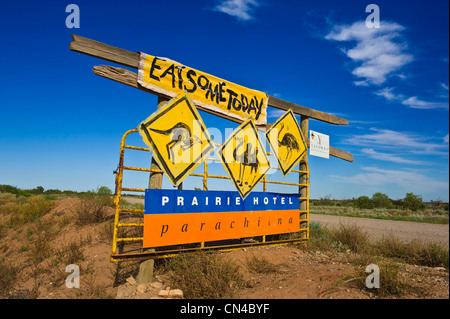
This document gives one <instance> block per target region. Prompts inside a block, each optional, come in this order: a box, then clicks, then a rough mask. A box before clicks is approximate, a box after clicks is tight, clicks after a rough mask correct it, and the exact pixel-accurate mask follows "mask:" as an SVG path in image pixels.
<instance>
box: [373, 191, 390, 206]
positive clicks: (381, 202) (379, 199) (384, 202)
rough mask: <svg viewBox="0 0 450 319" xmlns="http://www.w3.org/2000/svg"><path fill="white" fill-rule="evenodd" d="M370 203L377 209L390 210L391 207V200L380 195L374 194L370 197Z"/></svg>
mask: <svg viewBox="0 0 450 319" xmlns="http://www.w3.org/2000/svg"><path fill="white" fill-rule="evenodd" d="M372 202H373V204H374V206H375V207H377V208H391V207H392V206H393V204H392V201H391V199H390V198H389V197H388V196H387V195H386V194H382V193H379V192H378V193H375V194H373V195H372Z"/></svg>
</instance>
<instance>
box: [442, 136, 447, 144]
mask: <svg viewBox="0 0 450 319" xmlns="http://www.w3.org/2000/svg"><path fill="white" fill-rule="evenodd" d="M442 139H443V140H444V143H447V144H448V134H447V135H445V136H444V137H443V138H442Z"/></svg>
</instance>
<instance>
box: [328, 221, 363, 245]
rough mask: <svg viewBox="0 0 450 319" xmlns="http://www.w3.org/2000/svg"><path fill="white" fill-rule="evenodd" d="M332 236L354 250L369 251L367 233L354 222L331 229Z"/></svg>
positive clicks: (332, 238) (334, 239)
mask: <svg viewBox="0 0 450 319" xmlns="http://www.w3.org/2000/svg"><path fill="white" fill-rule="evenodd" d="M330 238H331V240H333V241H335V242H339V243H341V244H342V245H344V246H345V247H347V248H348V249H350V250H352V251H354V252H367V249H368V247H369V239H368V236H367V234H366V233H365V232H363V231H362V229H361V228H360V227H358V226H356V225H354V224H352V225H343V224H341V225H340V227H339V228H337V229H332V230H330Z"/></svg>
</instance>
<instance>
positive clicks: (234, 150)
mask: <svg viewBox="0 0 450 319" xmlns="http://www.w3.org/2000/svg"><path fill="white" fill-rule="evenodd" d="M219 157H220V159H221V161H222V164H223V166H224V167H225V169H226V170H227V172H228V175H229V176H230V178H231V180H232V181H233V183H234V185H235V186H236V188H237V190H238V191H239V194H240V195H241V196H242V198H243V199H245V197H247V195H248V194H250V192H251V191H252V190H253V189H254V188H255V186H256V185H257V184H258V182H259V181H260V180H261V179H262V178H263V177H264V175H265V174H266V173H267V172H268V171H269V170H270V162H269V158H268V157H267V154H266V150H265V148H264V146H263V144H262V142H261V139H260V138H259V135H258V132H257V130H256V126H255V123H254V122H253V120H248V121H246V122H244V123H242V124H241V125H240V126H239V127H238V128H237V129H236V130H235V131H234V132H233V133H232V134H231V135H230V137H229V138H228V139H227V141H226V142H225V143H224V144H223V145H222V147H221V148H220V149H219Z"/></svg>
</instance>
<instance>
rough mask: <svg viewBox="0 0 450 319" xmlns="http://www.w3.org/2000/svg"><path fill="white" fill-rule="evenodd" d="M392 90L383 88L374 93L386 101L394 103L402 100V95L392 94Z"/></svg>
mask: <svg viewBox="0 0 450 319" xmlns="http://www.w3.org/2000/svg"><path fill="white" fill-rule="evenodd" d="M393 90H394V88H384V89H381V90H378V91H376V92H375V94H376V95H378V96H382V97H384V98H385V99H386V100H389V101H395V100H401V99H403V98H404V97H403V95H402V94H395V93H392V91H393Z"/></svg>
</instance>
